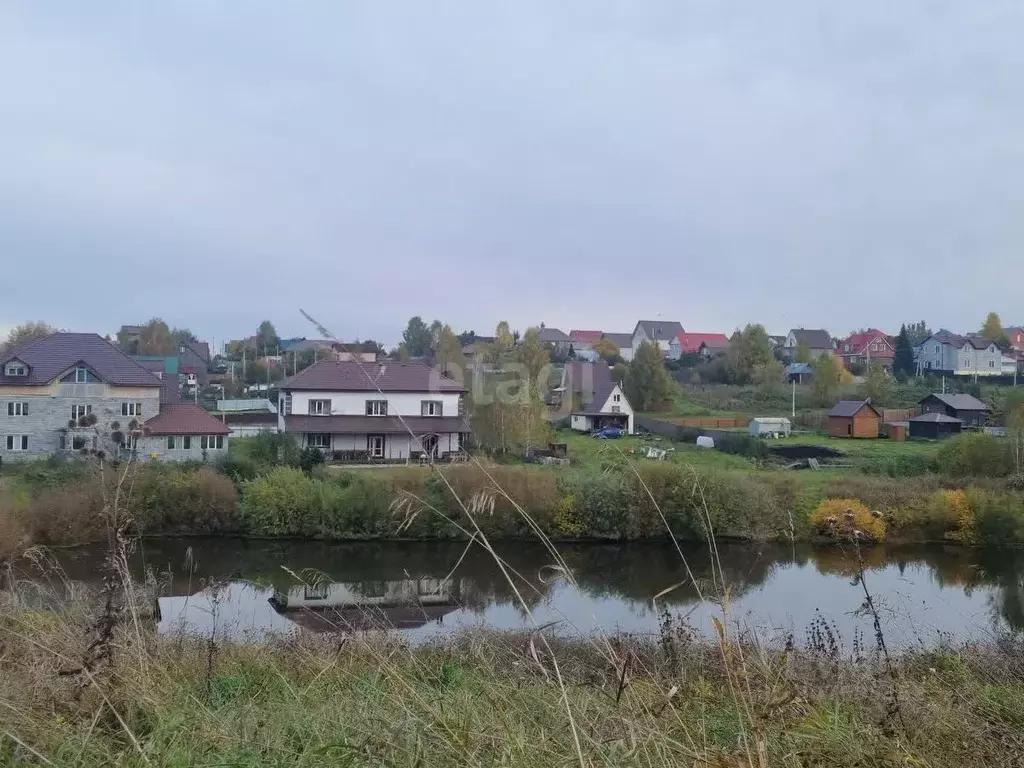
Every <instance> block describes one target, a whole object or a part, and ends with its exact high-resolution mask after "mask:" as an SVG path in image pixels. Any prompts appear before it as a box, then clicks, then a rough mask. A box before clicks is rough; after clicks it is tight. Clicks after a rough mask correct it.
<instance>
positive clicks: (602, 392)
mask: <svg viewBox="0 0 1024 768" xmlns="http://www.w3.org/2000/svg"><path fill="white" fill-rule="evenodd" d="M562 386H563V387H564V389H565V391H566V392H567V393H569V394H570V395H571V396H575V395H579V396H580V404H581V405H582V410H581V411H578V412H593V411H596V410H597V409H599V408H601V406H603V405H604V404H605V403H606V402H608V398H609V397H610V396H611V394H612V390H614V389H615V386H616V385H615V380H614V379H613V378H612V371H611V368H609V367H608V363H606V362H604V361H603V360H599V361H597V362H594V363H587V362H580V361H575V362H571V363H566V365H565V370H564V371H563V372H562Z"/></svg>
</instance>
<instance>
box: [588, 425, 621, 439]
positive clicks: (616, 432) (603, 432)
mask: <svg viewBox="0 0 1024 768" xmlns="http://www.w3.org/2000/svg"><path fill="white" fill-rule="evenodd" d="M624 434H626V430H624V429H622V428H621V427H604V428H602V429H595V430H594V431H593V432H591V433H590V435H591V437H596V438H597V439H598V440H614V439H616V438H619V437H622V436H623V435H624Z"/></svg>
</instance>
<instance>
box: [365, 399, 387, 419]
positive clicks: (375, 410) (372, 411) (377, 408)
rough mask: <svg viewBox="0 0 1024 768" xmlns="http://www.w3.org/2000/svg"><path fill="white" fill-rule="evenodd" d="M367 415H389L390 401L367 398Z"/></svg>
mask: <svg viewBox="0 0 1024 768" xmlns="http://www.w3.org/2000/svg"><path fill="white" fill-rule="evenodd" d="M366 415H367V416H387V415H388V401H387V400H367V401H366Z"/></svg>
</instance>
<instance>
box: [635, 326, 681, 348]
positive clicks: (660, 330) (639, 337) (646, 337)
mask: <svg viewBox="0 0 1024 768" xmlns="http://www.w3.org/2000/svg"><path fill="white" fill-rule="evenodd" d="M680 333H684V331H683V326H682V324H681V323H677V322H675V321H668V320H639V321H638V322H637V324H636V327H635V328H634V329H633V344H632V346H633V354H634V355H635V354H636V351H637V349H639V348H640V345H641V344H643V343H644V342H645V341H651V342H654V343H655V344H657V345H658V347H659V348H660V349H661V352H662V354H664V355H667V354H668V351H669V344H671V342H672V339H674V338H675V337H676V336H678V335H679V334H680Z"/></svg>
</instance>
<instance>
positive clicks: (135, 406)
mask: <svg viewBox="0 0 1024 768" xmlns="http://www.w3.org/2000/svg"><path fill="white" fill-rule="evenodd" d="M121 415H122V416H141V415H142V403H138V402H136V403H121Z"/></svg>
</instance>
